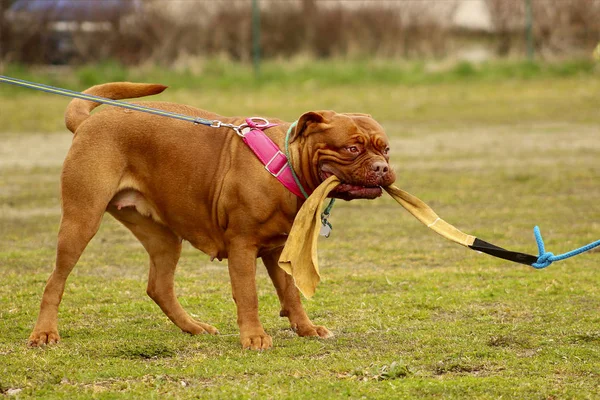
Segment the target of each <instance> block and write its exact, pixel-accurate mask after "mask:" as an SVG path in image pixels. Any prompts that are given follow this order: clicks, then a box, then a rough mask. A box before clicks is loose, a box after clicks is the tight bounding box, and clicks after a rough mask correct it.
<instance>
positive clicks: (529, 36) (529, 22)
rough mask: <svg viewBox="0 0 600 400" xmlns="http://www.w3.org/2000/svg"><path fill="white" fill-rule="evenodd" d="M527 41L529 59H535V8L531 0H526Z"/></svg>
mask: <svg viewBox="0 0 600 400" xmlns="http://www.w3.org/2000/svg"><path fill="white" fill-rule="evenodd" d="M525 41H526V46H527V59H528V60H529V61H533V10H532V7H531V0H525Z"/></svg>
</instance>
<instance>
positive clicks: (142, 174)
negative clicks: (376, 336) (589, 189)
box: [28, 82, 396, 350]
mask: <svg viewBox="0 0 600 400" xmlns="http://www.w3.org/2000/svg"><path fill="white" fill-rule="evenodd" d="M165 89H166V86H162V85H155V84H142V83H129V82H116V83H107V84H103V85H98V86H94V87H91V88H90V89H88V90H86V91H85V92H84V93H87V94H92V95H96V96H101V97H106V98H110V99H115V100H116V99H127V98H138V97H143V96H149V95H153V94H158V93H161V92H162V91H163V90H165ZM98 105H99V104H98V103H94V102H91V101H86V100H81V99H74V100H72V101H71V102H70V103H69V105H68V106H67V109H66V112H65V122H66V126H67V128H68V129H69V130H70V131H71V132H73V133H74V138H73V142H72V145H71V147H70V149H69V152H68V154H67V156H66V159H65V161H64V165H63V169H62V174H61V194H62V202H61V206H62V218H61V222H60V228H59V232H58V243H57V252H56V264H55V267H54V270H53V272H52V274H51V275H50V278H49V279H48V281H47V284H46V286H45V289H44V293H43V297H42V301H41V306H40V313H39V316H38V319H37V322H36V325H35V327H34V329H33V332H32V333H31V336H30V337H29V341H28V344H29V345H30V346H32V347H36V346H43V345H46V344H53V343H57V342H58V341H59V339H60V337H59V334H58V326H57V316H58V308H59V304H60V301H61V299H62V295H63V292H64V288H65V282H66V280H67V277H68V276H69V273H70V272H71V271H72V269H73V267H74V266H75V264H76V263H77V261H78V259H79V257H80V256H81V254H82V252H83V251H84V249H85V247H86V245H87V244H88V242H89V241H90V240H91V239H92V237H93V236H94V235H95V234H96V232H97V231H98V228H99V226H100V221H101V219H102V216H103V215H104V213H105V212H108V213H110V214H111V215H112V216H113V217H114V218H116V219H117V220H118V221H120V222H121V223H122V224H123V225H125V226H126V227H127V228H128V229H129V230H130V231H131V232H132V233H133V234H134V235H135V236H136V238H137V239H138V240H139V241H140V242H141V243H142V245H143V246H144V248H145V249H146V251H147V252H148V255H149V257H150V271H149V277H148V286H147V294H148V295H149V296H150V297H151V298H152V300H154V301H155V302H156V304H158V306H159V307H160V308H161V309H162V311H163V312H164V313H165V314H166V315H167V317H169V319H171V321H173V323H175V325H177V326H178V327H179V328H180V329H181V330H182V331H184V332H187V333H190V334H194V335H196V334H201V333H209V334H218V331H217V329H216V328H215V327H213V326H211V325H208V324H206V323H202V322H198V321H195V320H194V319H192V317H190V315H189V314H188V313H187V312H186V311H185V310H184V309H183V308H182V306H181V304H180V303H179V301H178V300H177V298H176V296H175V293H174V289H173V282H174V274H175V268H176V265H177V262H178V260H179V257H180V253H181V245H182V241H183V240H186V241H188V242H189V243H191V244H192V246H194V247H195V248H197V249H199V250H201V251H203V252H204V253H206V254H208V255H209V256H210V257H211V258H212V259H214V258H217V259H219V260H221V259H227V260H228V270H229V275H230V278H231V286H232V292H233V299H234V301H235V304H236V308H237V323H238V326H239V330H240V341H241V345H242V347H243V348H245V349H246V348H248V349H253V350H262V349H268V348H270V347H272V338H271V337H270V336H269V335H268V334H267V333H266V332H265V330H264V328H263V326H262V324H261V322H260V320H259V315H258V298H257V293H256V282H255V273H256V259H257V258H258V257H260V258H262V260H263V262H264V265H265V266H266V268H267V271H268V274H269V276H270V278H271V280H272V282H273V285H274V286H275V289H276V292H277V295H278V297H279V301H280V303H281V312H280V315H281V316H282V317H287V318H288V319H289V322H290V325H291V328H292V329H293V330H294V331H295V332H296V333H297V334H298V335H299V336H317V337H321V338H327V337H330V336H332V334H331V332H330V331H329V330H328V329H327V328H325V327H324V326H318V325H315V324H313V323H312V321H311V320H310V319H309V317H308V316H307V314H306V312H305V311H304V309H303V307H302V303H301V300H300V294H299V292H298V289H297V288H296V287H295V285H294V280H293V278H292V277H291V276H289V275H288V274H286V273H285V271H283V270H282V269H281V268H280V267H279V266H278V259H279V255H280V254H281V251H282V249H283V246H284V244H285V242H286V236H287V234H288V233H289V232H290V229H291V227H292V224H293V222H294V217H295V215H296V213H297V212H298V210H299V209H300V207H301V205H302V204H303V201H304V199H303V198H300V197H298V196H296V195H294V194H293V193H292V192H290V191H289V190H288V189H286V187H284V186H283V185H282V184H281V183H280V182H278V181H277V179H275V178H274V177H273V176H272V175H271V174H270V173H269V172H267V171H266V170H265V168H264V166H263V165H262V164H261V163H260V161H259V160H258V158H257V157H256V156H255V155H254V154H253V153H252V151H251V150H250V149H249V148H248V146H247V145H246V144H244V143H243V141H242V140H241V139H240V137H238V135H236V133H235V131H233V130H231V129H228V128H225V127H221V128H214V127H209V126H202V125H194V124H190V123H189V122H186V121H181V120H176V119H172V118H166V117H163V116H157V115H150V114H146V113H142V112H138V111H132V110H129V109H124V108H119V107H113V106H105V107H103V109H101V110H99V111H97V112H95V113H93V114H91V111H92V110H93V109H94V108H96V107H97V106H98ZM144 105H148V106H150V107H154V108H159V109H162V110H167V111H170V112H175V113H180V114H186V115H190V116H194V117H201V118H205V119H210V120H219V121H222V122H225V123H230V124H236V125H239V124H242V123H243V122H244V120H245V119H244V118H242V117H223V116H220V115H217V114H214V113H211V112H208V111H204V110H200V109H196V108H193V107H190V106H187V105H181V104H175V103H168V102H144ZM270 122H272V123H275V124H277V126H274V127H271V128H269V129H266V130H265V134H266V135H267V136H269V137H270V138H271V140H273V142H274V143H276V144H277V145H278V146H279V148H280V149H283V147H284V140H285V135H286V132H287V130H288V128H289V127H290V126H291V124H290V123H289V122H284V121H281V120H277V119H273V120H270ZM289 151H290V158H291V167H292V168H293V169H294V171H295V172H296V174H297V176H298V179H299V181H300V184H301V185H302V187H303V188H305V189H306V191H308V192H309V193H310V191H312V190H313V189H314V188H316V187H317V186H318V185H319V184H320V183H321V182H322V181H323V180H325V179H326V178H328V177H329V176H331V175H335V176H337V177H338V178H339V179H340V180H341V181H342V184H341V185H339V186H338V187H337V188H336V189H335V190H334V191H333V192H332V193H331V194H330V196H331V197H337V198H341V199H344V200H353V199H374V198H376V197H379V196H380V195H381V194H382V186H389V185H390V184H391V183H393V182H394V181H395V179H396V176H395V172H394V170H393V169H392V168H391V166H390V164H389V154H388V152H389V140H388V138H387V136H386V134H385V133H384V130H383V128H382V127H381V126H380V125H379V124H378V123H377V122H376V121H375V120H374V119H373V118H371V117H370V116H369V115H366V114H341V113H336V112H334V111H311V112H306V113H304V114H303V115H302V116H301V117H300V118H299V119H298V121H297V124H296V127H295V129H293V130H292V132H291V135H290V138H289Z"/></svg>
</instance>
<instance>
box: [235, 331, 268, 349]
mask: <svg viewBox="0 0 600 400" xmlns="http://www.w3.org/2000/svg"><path fill="white" fill-rule="evenodd" d="M240 341H241V342H242V348H243V349H250V350H267V349H270V348H271V347H273V339H272V338H271V336H269V335H267V334H266V333H265V332H262V333H260V334H251V335H244V334H242V335H241V337H240Z"/></svg>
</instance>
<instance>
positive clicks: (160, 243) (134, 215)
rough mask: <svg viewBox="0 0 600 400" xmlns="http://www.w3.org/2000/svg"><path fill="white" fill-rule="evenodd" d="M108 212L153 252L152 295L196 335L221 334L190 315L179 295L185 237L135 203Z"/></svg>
mask: <svg viewBox="0 0 600 400" xmlns="http://www.w3.org/2000/svg"><path fill="white" fill-rule="evenodd" d="M108 212H110V214H111V215H113V216H114V217H115V218H116V219H117V220H119V221H120V222H121V223H123V225H125V226H126V227H127V228H128V229H129V230H130V231H131V232H132V233H133V234H134V235H135V237H136V238H137V239H138V240H139V241H140V242H141V243H142V245H143V246H144V248H145V249H146V251H147V252H148V255H149V256H150V272H149V275H148V288H147V293H148V296H150V298H152V300H154V302H156V304H158V306H159V307H160V308H161V310H162V311H163V312H164V313H165V314H166V315H167V317H169V319H170V320H171V321H173V323H174V324H175V325H177V326H178V327H179V328H180V329H181V330H182V331H184V332H187V333H191V334H193V335H196V334H200V333H211V334H218V333H219V332H218V331H217V329H216V328H215V327H213V326H211V325H208V324H205V323H202V322H198V321H195V320H194V319H193V318H192V317H190V315H189V314H188V313H187V312H186V311H185V310H184V309H183V307H182V306H181V304H180V303H179V301H178V300H177V297H176V296H175V290H174V277H175V268H176V267H177V262H178V261H179V256H180V255H181V238H180V237H178V236H177V235H176V234H175V233H173V232H172V231H171V230H170V229H169V228H168V227H166V226H164V225H162V224H160V223H158V222H156V221H154V220H153V219H152V218H151V217H147V216H143V215H141V214H140V213H138V212H137V211H136V210H135V209H134V208H133V207H126V208H123V209H120V210H119V209H118V208H117V207H116V206H113V205H111V206H110V207H109V208H108Z"/></svg>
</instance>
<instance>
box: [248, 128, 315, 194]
mask: <svg viewBox="0 0 600 400" xmlns="http://www.w3.org/2000/svg"><path fill="white" fill-rule="evenodd" d="M257 119H261V120H262V118H247V119H246V124H247V125H248V127H249V128H250V131H249V132H247V133H241V134H240V136H242V140H243V141H244V143H246V144H247V145H248V147H250V149H251V150H252V151H253V152H254V154H256V157H258V159H259V160H260V162H262V163H263V165H264V166H265V169H266V170H267V171H269V172H270V173H271V175H273V176H274V177H275V178H277V180H278V181H279V182H281V183H282V184H283V186H285V187H286V188H287V189H288V190H289V191H290V192H292V193H294V194H295V195H296V196H298V197H300V198H302V199H304V198H305V197H304V195H303V194H302V191H301V190H300V188H299V187H298V185H297V184H296V181H295V180H294V177H293V176H292V171H291V165H290V164H289V163H288V159H287V157H286V156H285V154H283V152H282V151H281V150H280V149H279V147H278V146H277V145H276V144H275V143H273V141H272V140H271V139H270V138H269V137H268V136H267V135H265V132H264V130H265V129H268V128H272V127H274V126H277V125H278V124H270V123H269V122H268V121H266V120H264V121H265V123H264V124H259V123H256V122H254V120H257Z"/></svg>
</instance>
